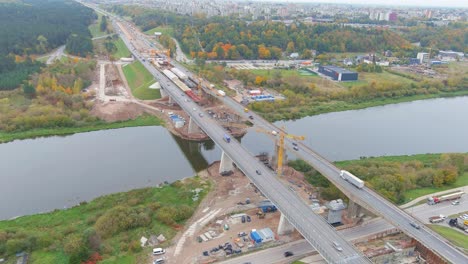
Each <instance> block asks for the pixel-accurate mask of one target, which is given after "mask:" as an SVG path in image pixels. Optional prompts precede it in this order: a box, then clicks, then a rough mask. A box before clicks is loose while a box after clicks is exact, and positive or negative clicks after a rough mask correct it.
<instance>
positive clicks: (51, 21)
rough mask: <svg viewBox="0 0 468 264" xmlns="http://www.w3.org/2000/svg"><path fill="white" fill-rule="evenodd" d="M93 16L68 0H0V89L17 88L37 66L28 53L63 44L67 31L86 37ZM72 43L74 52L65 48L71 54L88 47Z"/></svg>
mask: <svg viewBox="0 0 468 264" xmlns="http://www.w3.org/2000/svg"><path fill="white" fill-rule="evenodd" d="M95 18H96V15H95V14H94V12H93V11H92V10H91V9H89V8H87V7H84V6H82V5H81V4H78V3H76V2H74V1H70V0H67V1H61V0H37V1H32V0H24V1H17V2H11V3H0V25H1V27H0V90H12V89H15V88H17V87H18V86H19V85H20V84H21V83H22V81H23V80H25V79H27V77H28V76H29V75H30V74H31V73H33V72H37V71H38V70H39V69H40V67H41V63H39V62H33V61H31V59H30V58H28V57H29V56H30V55H33V54H43V53H46V52H49V51H51V50H52V49H54V48H56V47H58V46H60V45H63V44H65V43H66V41H67V39H69V36H70V35H71V34H76V35H77V36H81V37H80V40H82V39H86V38H88V39H89V37H90V33H89V30H88V25H89V24H90V23H91V22H92V21H93V20H94V19H95ZM72 40H74V39H72ZM72 40H69V41H72ZM82 42H85V41H82ZM75 43H76V41H75ZM85 43H86V42H85ZM88 44H89V43H88ZM75 46H79V47H80V49H79V50H78V49H77V50H78V51H77V52H75V48H73V47H72V48H69V49H67V50H68V51H70V53H72V54H84V53H85V52H86V51H89V50H90V49H89V45H88V46H85V47H84V49H85V52H82V49H83V45H75ZM91 49H92V46H91Z"/></svg>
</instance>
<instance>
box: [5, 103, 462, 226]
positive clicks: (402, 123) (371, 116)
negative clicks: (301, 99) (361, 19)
mask: <svg viewBox="0 0 468 264" xmlns="http://www.w3.org/2000/svg"><path fill="white" fill-rule="evenodd" d="M467 114H468V97H457V98H446V99H433V100H425V101H415V102H409V103H401V104H394V105H386V106H380V107H372V108H367V109H363V110H353V111H345V112H337V113H329V114H323V115H318V116H313V117H306V118H302V119H300V120H296V121H286V122H277V123H276V124H277V125H285V126H286V128H287V130H288V131H289V133H292V134H296V135H304V136H306V140H305V143H306V144H308V145H309V146H311V147H312V148H313V149H315V150H317V152H319V153H320V154H322V155H323V156H325V157H326V158H328V159H330V160H345V159H358V158H359V157H361V156H384V155H409V154H420V153H440V152H468V140H466V135H468V122H467V119H468V118H467ZM240 140H241V142H242V144H243V145H245V146H247V148H248V149H249V150H250V151H251V152H252V153H254V154H258V153H260V152H270V153H271V152H272V151H273V142H272V141H271V139H270V137H269V136H267V135H264V134H260V133H258V132H255V131H249V133H247V134H246V135H245V136H244V137H242V138H241V139H240ZM220 154H221V151H220V149H219V148H218V147H217V146H216V145H215V144H214V143H213V142H211V141H207V142H203V143H195V142H189V141H186V140H183V139H180V138H177V137H175V136H173V135H171V134H170V133H169V132H168V131H167V130H166V129H165V128H163V127H136V128H123V129H115V130H104V131H96V132H89V133H80V134H75V135H71V136H65V137H48V138H38V139H30V140H21V141H14V142H10V143H6V144H0V164H1V165H2V166H1V168H2V170H1V174H0V219H7V218H11V217H15V216H19V215H25V214H33V213H38V212H45V211H50V210H53V209H60V208H65V207H70V206H73V205H75V204H77V203H79V202H81V201H85V200H90V199H93V198H95V197H97V196H101V195H104V194H109V193H114V192H120V191H127V190H130V189H135V188H140V187H145V186H155V185H157V184H159V183H162V182H164V181H168V182H172V181H175V180H178V179H181V178H185V177H190V176H192V175H194V174H195V172H196V171H200V170H202V169H204V168H206V167H207V166H208V164H210V163H212V162H213V161H216V160H219V158H220ZM290 157H294V156H293V155H290Z"/></svg>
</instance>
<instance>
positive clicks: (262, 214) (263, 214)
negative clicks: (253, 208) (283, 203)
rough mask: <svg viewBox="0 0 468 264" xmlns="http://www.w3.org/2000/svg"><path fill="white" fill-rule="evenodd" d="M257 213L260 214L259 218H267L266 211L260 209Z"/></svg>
mask: <svg viewBox="0 0 468 264" xmlns="http://www.w3.org/2000/svg"><path fill="white" fill-rule="evenodd" d="M257 215H258V218H260V219H263V218H265V213H264V212H263V210H262V209H260V210H258V212H257Z"/></svg>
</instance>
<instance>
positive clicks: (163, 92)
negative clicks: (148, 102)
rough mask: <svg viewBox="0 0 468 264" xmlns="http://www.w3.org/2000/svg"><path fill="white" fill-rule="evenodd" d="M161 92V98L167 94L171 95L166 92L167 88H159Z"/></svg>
mask: <svg viewBox="0 0 468 264" xmlns="http://www.w3.org/2000/svg"><path fill="white" fill-rule="evenodd" d="M159 92H160V93H161V98H164V97H166V96H169V95H168V94H167V92H166V90H164V88H162V87H161V89H159Z"/></svg>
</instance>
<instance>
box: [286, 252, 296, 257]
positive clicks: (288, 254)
mask: <svg viewBox="0 0 468 264" xmlns="http://www.w3.org/2000/svg"><path fill="white" fill-rule="evenodd" d="M284 256H285V257H291V256H294V253H293V252H292V251H286V252H284Z"/></svg>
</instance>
